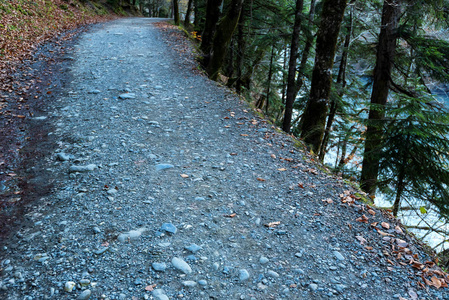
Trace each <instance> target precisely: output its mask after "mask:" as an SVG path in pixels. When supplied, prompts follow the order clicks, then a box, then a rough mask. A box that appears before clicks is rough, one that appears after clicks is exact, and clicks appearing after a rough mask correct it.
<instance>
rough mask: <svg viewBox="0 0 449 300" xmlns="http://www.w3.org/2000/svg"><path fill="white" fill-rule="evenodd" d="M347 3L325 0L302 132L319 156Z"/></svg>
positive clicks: (307, 142)
mask: <svg viewBox="0 0 449 300" xmlns="http://www.w3.org/2000/svg"><path fill="white" fill-rule="evenodd" d="M346 3H347V0H325V1H324V3H323V11H322V14H321V16H322V17H321V24H320V28H319V30H318V34H317V42H316V55H315V67H314V68H313V74H312V85H311V88H310V96H309V101H308V102H307V106H306V110H305V112H304V116H303V120H302V128H301V138H303V139H304V142H305V143H306V144H308V145H310V146H311V149H312V150H313V152H315V153H318V152H319V150H320V146H321V140H322V139H323V135H324V127H325V125H326V116H327V109H328V107H327V106H328V101H329V95H330V91H331V84H332V68H333V65H334V56H335V50H336V48H337V39H338V33H339V32H340V26H341V22H342V20H343V15H344V13H345V8H346Z"/></svg>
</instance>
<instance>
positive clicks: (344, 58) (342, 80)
mask: <svg viewBox="0 0 449 300" xmlns="http://www.w3.org/2000/svg"><path fill="white" fill-rule="evenodd" d="M346 31H347V32H346V36H345V43H344V45H343V53H342V54H341V61H340V67H339V69H338V76H337V88H338V92H337V93H338V97H340V98H341V97H343V94H344V88H345V87H346V67H347V65H348V54H349V45H350V43H351V35H352V8H351V13H350V16H349V22H348V25H347V26H346ZM337 110H338V103H337V101H336V100H332V101H331V107H330V111H329V116H328V117H327V124H326V130H325V131H324V137H323V141H322V143H321V147H320V154H319V159H320V160H321V161H323V160H324V156H325V155H326V148H327V144H328V143H329V138H330V134H331V131H332V125H333V123H334V120H335V115H336V113H337Z"/></svg>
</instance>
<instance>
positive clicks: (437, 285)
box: [430, 276, 441, 289]
mask: <svg viewBox="0 0 449 300" xmlns="http://www.w3.org/2000/svg"><path fill="white" fill-rule="evenodd" d="M430 280H432V283H433V286H434V287H436V288H437V289H439V288H440V287H441V281H440V280H439V279H438V278H436V277H435V276H432V278H430Z"/></svg>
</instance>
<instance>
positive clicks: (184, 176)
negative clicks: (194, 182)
mask: <svg viewBox="0 0 449 300" xmlns="http://www.w3.org/2000/svg"><path fill="white" fill-rule="evenodd" d="M181 177H182V178H189V175H187V174H181Z"/></svg>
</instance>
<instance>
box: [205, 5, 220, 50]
mask: <svg viewBox="0 0 449 300" xmlns="http://www.w3.org/2000/svg"><path fill="white" fill-rule="evenodd" d="M221 2H222V0H207V5H206V24H204V31H203V34H202V35H201V46H200V49H201V51H203V53H204V54H205V55H209V54H210V50H211V48H212V41H213V39H214V34H215V29H216V27H217V23H218V20H219V19H220V6H221Z"/></svg>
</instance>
